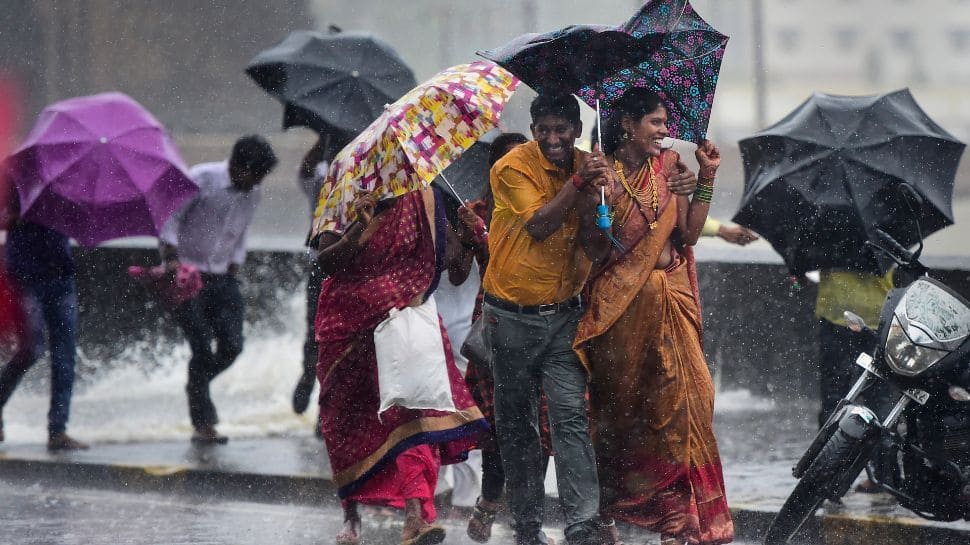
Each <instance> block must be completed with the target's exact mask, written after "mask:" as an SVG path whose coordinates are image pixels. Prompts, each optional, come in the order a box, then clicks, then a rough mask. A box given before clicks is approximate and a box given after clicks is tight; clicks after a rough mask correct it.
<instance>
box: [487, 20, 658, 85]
mask: <svg viewBox="0 0 970 545" xmlns="http://www.w3.org/2000/svg"><path fill="white" fill-rule="evenodd" d="M660 39H661V37H660V36H658V35H654V34H642V35H641V36H634V35H633V34H632V33H631V32H630V31H628V30H626V29H623V28H618V27H614V26H608V25H572V26H568V27H565V28H562V29H559V30H555V31H552V32H545V33H542V34H538V33H530V34H523V35H521V36H519V37H517V38H514V39H512V41H510V42H508V43H507V44H505V45H503V46H501V47H498V48H495V49H489V50H485V51H479V52H478V55H480V56H482V57H485V58H486V59H489V60H491V61H494V62H495V63H497V64H498V65H500V66H502V67H503V68H505V69H507V70H508V71H509V72H512V73H513V74H515V76H516V77H517V78H519V79H520V80H522V82H524V83H525V84H526V85H528V86H529V87H532V89H534V90H535V91H536V92H537V93H539V94H543V93H553V94H556V93H574V92H576V91H577V90H579V89H580V88H581V87H583V86H585V85H589V84H591V83H593V82H596V81H599V80H601V79H603V78H605V77H607V76H609V75H610V74H612V73H614V72H616V71H617V70H620V69H621V68H626V67H629V66H635V65H637V64H638V63H640V62H641V61H643V60H646V59H647V58H648V57H649V55H650V52H651V51H653V50H654V49H655V48H656V47H657V46H658V45H659V43H660Z"/></svg>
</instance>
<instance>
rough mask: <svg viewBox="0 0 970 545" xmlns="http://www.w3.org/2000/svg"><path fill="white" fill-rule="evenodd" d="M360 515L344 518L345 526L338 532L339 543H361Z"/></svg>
mask: <svg viewBox="0 0 970 545" xmlns="http://www.w3.org/2000/svg"><path fill="white" fill-rule="evenodd" d="M359 543H360V517H356V518H349V519H344V527H343V529H341V530H340V532H339V533H338V534H337V545H359Z"/></svg>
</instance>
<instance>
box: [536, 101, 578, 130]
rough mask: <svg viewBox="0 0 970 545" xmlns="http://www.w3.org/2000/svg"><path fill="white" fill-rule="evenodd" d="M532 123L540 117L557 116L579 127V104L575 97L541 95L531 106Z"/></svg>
mask: <svg viewBox="0 0 970 545" xmlns="http://www.w3.org/2000/svg"><path fill="white" fill-rule="evenodd" d="M529 113H530V114H531V115H532V122H533V123H535V122H536V120H538V119H539V118H540V117H545V116H547V115H555V116H558V117H561V118H563V119H565V120H566V121H568V122H570V123H572V124H573V125H575V126H577V127H578V126H579V103H578V102H576V98H575V97H573V95H539V96H537V97H536V98H535V99H534V100H533V101H532V105H531V106H529Z"/></svg>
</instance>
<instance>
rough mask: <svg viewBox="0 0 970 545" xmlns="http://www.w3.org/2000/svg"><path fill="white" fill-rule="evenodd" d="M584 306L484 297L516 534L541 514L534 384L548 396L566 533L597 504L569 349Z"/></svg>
mask: <svg viewBox="0 0 970 545" xmlns="http://www.w3.org/2000/svg"><path fill="white" fill-rule="evenodd" d="M581 315H582V310H581V309H574V310H567V311H563V312H559V313H556V314H552V315H549V316H538V315H533V314H519V313H516V312H509V311H506V310H502V309H499V308H496V307H494V306H492V305H489V304H487V303H486V304H485V307H484V313H483V319H484V320H485V331H484V333H485V342H486V343H487V345H488V347H489V349H490V351H491V353H492V373H493V374H494V376H495V421H496V427H497V430H496V433H497V437H498V443H499V449H500V451H501V453H502V465H503V466H504V468H505V476H506V492H507V494H508V501H509V508H510V510H511V512H512V518H513V520H514V525H513V526H514V529H515V530H516V532H517V533H518V534H519V535H521V536H528V535H531V533H532V532H538V531H539V529H540V528H541V526H542V521H543V515H544V513H543V500H544V499H545V489H544V486H543V483H544V480H545V475H544V471H543V468H544V467H545V464H543V460H542V458H543V454H542V447H541V446H540V443H539V387H540V386H541V387H542V391H544V392H545V394H546V398H547V399H548V404H549V422H550V427H551V432H552V448H553V450H554V451H555V454H556V457H555V461H556V478H557V480H558V484H559V499H560V501H561V502H562V506H563V510H564V511H565V517H566V531H567V537H568V534H569V529H570V527H571V526H574V525H583V526H586V525H588V524H589V523H591V522H592V521H594V520H595V519H596V517H597V514H598V511H599V480H598V479H597V475H596V457H595V456H594V454H593V444H592V441H591V439H590V433H589V420H588V417H587V413H586V371H585V369H583V367H582V364H581V363H580V362H579V358H578V357H577V356H576V354H575V352H573V349H572V342H573V337H575V334H576V326H577V324H578V323H579V318H580V316H581Z"/></svg>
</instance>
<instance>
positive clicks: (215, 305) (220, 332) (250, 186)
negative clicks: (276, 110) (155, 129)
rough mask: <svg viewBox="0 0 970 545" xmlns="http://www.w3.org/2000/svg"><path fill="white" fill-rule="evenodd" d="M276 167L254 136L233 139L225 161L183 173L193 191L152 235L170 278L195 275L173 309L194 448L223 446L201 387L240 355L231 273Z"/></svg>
mask: <svg viewBox="0 0 970 545" xmlns="http://www.w3.org/2000/svg"><path fill="white" fill-rule="evenodd" d="M276 163H277V159H276V154H274V153H273V149H272V148H271V147H270V145H269V143H268V142H266V140H265V139H263V138H262V137H261V136H255V135H251V136H244V137H242V138H240V139H239V140H237V141H236V143H235V145H233V147H232V153H231V155H230V156H229V159H228V160H227V161H222V162H215V163H203V164H200V165H196V166H194V167H193V168H192V169H191V170H190V171H189V175H190V177H191V178H192V180H193V181H194V182H195V183H196V184H197V185H198V186H199V193H198V195H196V196H195V197H194V198H192V199H191V200H190V201H188V202H187V203H186V204H185V205H183V206H182V208H181V209H180V210H179V211H178V212H176V213H175V214H174V215H173V216H172V217H171V218H170V219H169V221H168V222H167V223H166V224H165V226H164V227H163V228H162V231H161V233H160V234H159V241H160V248H159V249H160V252H161V257H162V261H163V262H164V263H165V266H166V267H167V268H168V269H169V270H170V271H172V273H173V274H174V273H175V271H177V270H178V267H179V264H180V263H181V262H185V263H187V264H189V265H194V266H195V267H197V268H198V269H199V271H200V272H201V273H202V280H203V288H202V291H201V292H200V293H199V295H197V296H196V297H194V298H192V299H190V300H188V301H186V302H184V303H182V304H181V305H179V306H178V307H177V308H176V309H175V311H174V315H175V319H176V321H177V322H178V324H179V326H180V327H181V329H182V331H183V332H184V333H185V337H186V339H187V340H188V342H189V348H191V350H192V357H191V359H190V360H189V366H188V384H187V385H186V387H185V391H186V394H187V396H188V402H189V417H190V419H191V420H192V427H193V428H194V430H195V431H194V433H193V434H192V441H193V442H194V443H198V444H222V443H225V442H226V441H228V439H227V438H226V437H225V436H223V435H219V434H218V433H217V432H216V428H215V425H216V424H217V423H218V421H219V419H218V416H217V414H216V407H215V405H214V404H213V402H212V397H211V396H210V392H209V383H211V382H212V380H213V379H214V378H215V377H217V376H218V375H219V374H220V373H222V372H223V371H225V370H226V369H228V368H229V366H231V365H232V364H233V362H234V361H235V360H236V357H238V356H239V354H240V353H241V352H242V349H243V331H242V330H243V318H244V312H245V303H244V302H243V297H242V293H241V292H240V291H239V279H238V278H237V274H238V272H239V267H240V266H241V265H242V264H243V262H244V261H245V259H246V234H247V232H248V230H249V226H250V224H251V223H252V221H253V216H254V214H255V213H256V207H257V206H258V205H259V201H260V198H261V197H262V191H261V188H260V184H261V183H262V181H263V179H265V178H266V175H267V174H269V173H270V171H272V170H273V168H274V167H275V166H276ZM213 340H215V344H216V349H215V350H214V351H213V348H212V343H213Z"/></svg>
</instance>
